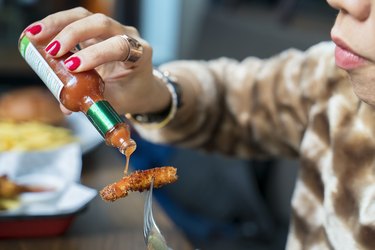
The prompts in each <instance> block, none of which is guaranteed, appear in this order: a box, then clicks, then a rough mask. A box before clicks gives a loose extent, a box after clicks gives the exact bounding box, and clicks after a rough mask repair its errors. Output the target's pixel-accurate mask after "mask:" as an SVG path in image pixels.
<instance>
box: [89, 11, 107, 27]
mask: <svg viewBox="0 0 375 250" xmlns="http://www.w3.org/2000/svg"><path fill="white" fill-rule="evenodd" d="M93 18H94V19H95V23H96V24H97V25H100V26H102V27H108V26H109V25H110V23H111V22H110V19H109V17H107V16H106V15H104V14H102V13H96V14H93Z"/></svg>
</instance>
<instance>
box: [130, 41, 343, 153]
mask: <svg viewBox="0 0 375 250" xmlns="http://www.w3.org/2000/svg"><path fill="white" fill-rule="evenodd" d="M333 50H334V47H333V45H332V44H331V43H321V44H318V45H316V46H314V47H312V48H310V49H309V50H307V51H305V52H302V51H298V50H295V49H289V50H286V51H284V52H282V53H280V54H279V55H276V56H274V57H272V58H269V59H264V60H262V59H259V58H253V57H249V58H247V59H245V60H243V61H241V62H239V61H236V60H231V59H228V58H219V59H217V60H212V61H177V62H172V63H169V64H166V65H163V66H162V69H163V70H168V71H169V72H170V73H171V74H172V75H173V76H175V77H176V78H177V81H178V82H179V84H181V86H182V89H183V102H184V103H183V106H182V107H181V108H180V109H179V110H178V114H177V116H176V117H175V119H174V120H173V121H172V122H171V123H170V124H169V125H168V126H167V127H165V128H163V129H160V130H150V129H146V128H143V127H141V126H136V129H137V130H138V131H139V132H140V134H141V135H142V136H143V137H145V138H146V139H148V140H151V141H154V142H158V143H169V144H175V145H182V146H188V147H195V148H201V149H205V150H209V151H220V152H221V153H224V154H228V155H236V156H240V157H252V156H270V155H272V156H276V155H284V156H297V155H299V148H300V143H301V140H302V137H303V134H304V132H305V130H306V128H307V126H308V123H309V113H310V111H311V107H312V106H313V104H316V103H317V102H322V103H324V102H326V101H327V100H328V98H329V96H330V95H331V93H332V91H334V88H335V81H336V79H338V78H340V77H341V76H342V72H341V73H340V71H339V70H338V69H337V68H336V67H335V64H334V57H333Z"/></svg>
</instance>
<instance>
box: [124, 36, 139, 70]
mask: <svg viewBox="0 0 375 250" xmlns="http://www.w3.org/2000/svg"><path fill="white" fill-rule="evenodd" d="M120 37H121V38H122V39H124V40H125V41H126V43H127V44H128V55H127V57H126V58H125V59H124V60H123V62H131V63H135V62H137V61H138V60H139V58H141V56H142V53H143V47H142V45H141V44H140V43H139V42H138V41H137V40H136V39H134V38H132V37H130V36H127V35H125V34H124V35H120Z"/></svg>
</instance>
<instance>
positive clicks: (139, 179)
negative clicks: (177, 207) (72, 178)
mask: <svg viewBox="0 0 375 250" xmlns="http://www.w3.org/2000/svg"><path fill="white" fill-rule="evenodd" d="M152 178H154V187H155V188H159V187H162V186H164V185H167V184H170V183H173V182H175V181H176V180H177V178H178V177H177V169H176V168H174V167H170V166H167V167H159V168H151V169H147V170H137V171H135V172H133V173H131V174H129V175H126V176H124V177H123V178H122V179H121V180H119V181H117V182H115V183H112V184H110V185H108V186H106V187H104V188H103V189H102V190H101V191H100V196H101V197H102V199H103V200H105V201H115V200H117V199H119V198H123V197H125V196H127V195H128V193H129V192H130V191H138V192H143V191H145V190H148V189H150V185H151V181H152Z"/></svg>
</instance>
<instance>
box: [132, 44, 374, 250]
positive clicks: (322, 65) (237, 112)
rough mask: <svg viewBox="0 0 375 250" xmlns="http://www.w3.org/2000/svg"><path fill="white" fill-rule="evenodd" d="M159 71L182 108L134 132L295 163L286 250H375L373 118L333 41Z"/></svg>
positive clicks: (188, 63) (179, 64)
mask: <svg viewBox="0 0 375 250" xmlns="http://www.w3.org/2000/svg"><path fill="white" fill-rule="evenodd" d="M161 68H162V69H163V70H168V71H169V72H170V73H171V75H173V76H174V77H176V79H177V82H179V84H181V86H182V88H183V98H182V99H183V106H182V107H181V108H180V109H179V110H178V113H177V116H176V117H175V119H174V120H173V121H172V122H171V123H170V124H169V125H168V126H167V127H165V128H163V129H160V130H152V129H146V128H144V127H142V126H138V125H135V127H136V129H137V130H138V131H139V133H140V134H141V135H142V136H143V137H145V138H147V139H148V140H151V141H154V142H158V143H168V144H174V145H178V146H184V147H192V148H199V149H203V150H206V151H216V152H221V153H223V154H226V155H231V156H236V157H241V158H251V157H258V158H265V157H275V156H281V157H293V158H298V159H300V163H301V168H300V171H299V176H298V179H297V182H296V186H295V190H294V194H293V198H292V208H291V224H290V232H289V236H288V241H287V246H286V249H290V250H298V249H319V250H321V249H339V250H345V249H375V202H374V199H375V198H374V197H375V185H374V183H375V182H374V180H375V179H374V170H375V110H374V108H373V107H371V106H369V105H367V104H366V103H364V102H362V101H360V100H359V99H358V97H357V96H356V95H355V94H354V93H353V91H352V87H351V84H350V81H349V78H348V75H347V74H346V73H345V72H344V71H342V70H340V69H338V68H337V67H336V66H335V62H334V45H333V44H332V43H330V42H323V43H320V44H317V45H315V46H313V47H311V48H310V49H308V50H306V51H304V52H302V51H298V50H295V49H289V50H286V51H284V52H282V53H280V54H278V55H276V56H274V57H272V58H269V59H259V58H253V57H249V58H246V59H245V60H243V61H241V62H239V61H236V60H231V59H228V58H219V59H217V60H212V61H177V62H172V63H169V64H165V65H163V66H162V67H161ZM374 84H375V82H374ZM192 168H193V166H192Z"/></svg>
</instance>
